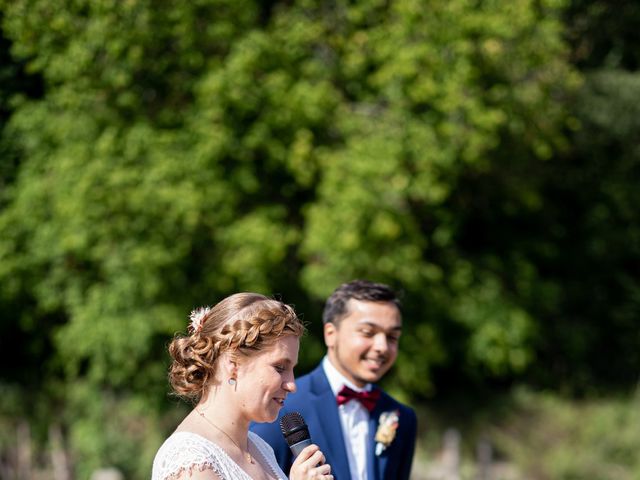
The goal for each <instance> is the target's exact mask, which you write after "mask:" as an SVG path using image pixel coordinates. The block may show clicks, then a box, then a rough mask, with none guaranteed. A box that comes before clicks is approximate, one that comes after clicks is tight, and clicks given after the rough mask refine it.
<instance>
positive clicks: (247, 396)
mask: <svg viewBox="0 0 640 480" xmlns="http://www.w3.org/2000/svg"><path fill="white" fill-rule="evenodd" d="M299 348H300V341H299V339H298V337H296V336H294V335H285V336H284V337H282V338H280V339H278V341H277V342H276V343H274V344H273V345H271V346H269V347H266V348H265V349H264V350H261V351H260V352H258V353H256V354H255V355H253V356H251V357H248V358H244V359H243V361H241V362H240V363H239V365H238V376H237V382H238V383H237V391H236V393H237V394H238V399H239V404H240V405H239V406H240V408H241V409H242V410H243V412H244V414H245V416H246V417H247V419H248V420H250V421H253V422H260V423H262V422H273V421H274V420H275V419H276V418H277V417H278V412H279V411H280V409H281V408H282V405H283V403H284V399H285V397H286V396H287V395H288V394H289V393H292V392H295V390H296V386H295V383H294V377H293V368H294V367H295V366H296V364H297V363H298V350H299Z"/></svg>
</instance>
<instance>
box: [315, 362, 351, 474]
mask: <svg viewBox="0 0 640 480" xmlns="http://www.w3.org/2000/svg"><path fill="white" fill-rule="evenodd" d="M311 380H312V383H311V393H312V397H311V402H313V404H314V405H313V407H314V408H313V409H312V411H313V412H315V414H316V416H317V418H316V425H318V426H319V428H320V431H321V436H322V437H323V438H324V439H325V442H324V447H323V448H324V449H326V452H325V453H326V456H327V458H330V459H331V470H332V473H333V475H334V476H335V477H336V479H338V480H342V479H348V478H350V477H351V472H350V471H349V460H348V458H347V453H346V447H345V444H344V435H343V434H342V424H341V423H340V415H339V414H338V405H337V403H336V399H335V397H334V395H333V391H332V390H331V387H330V386H329V381H328V380H327V377H326V375H325V374H324V370H323V369H322V366H320V367H319V368H317V369H316V370H314V371H313V372H312V374H311ZM313 436H314V435H313V434H312V435H311V440H312V441H313Z"/></svg>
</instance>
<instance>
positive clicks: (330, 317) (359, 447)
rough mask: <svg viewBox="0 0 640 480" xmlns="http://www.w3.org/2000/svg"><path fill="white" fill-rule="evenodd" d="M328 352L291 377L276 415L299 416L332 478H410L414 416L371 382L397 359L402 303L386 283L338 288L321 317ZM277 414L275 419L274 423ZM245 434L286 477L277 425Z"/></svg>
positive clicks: (287, 462) (287, 459) (287, 455)
mask: <svg viewBox="0 0 640 480" xmlns="http://www.w3.org/2000/svg"><path fill="white" fill-rule="evenodd" d="M322 320H323V323H324V342H325V344H326V346H327V355H326V356H325V357H324V359H323V360H322V362H321V363H320V365H318V366H317V367H316V368H315V370H313V371H312V372H311V373H309V374H307V375H304V376H302V377H300V378H299V379H297V380H296V386H297V392H296V393H292V394H289V396H288V397H287V399H286V401H285V405H284V407H283V408H282V410H281V412H280V417H281V416H282V415H283V414H285V413H287V412H291V411H297V412H299V413H300V414H301V415H302V417H303V418H304V419H305V421H306V423H307V425H308V426H309V433H310V434H311V440H312V441H313V443H315V444H317V445H318V446H319V447H320V449H321V450H322V452H323V453H324V454H325V457H326V462H327V463H329V464H330V465H331V473H332V474H333V475H334V477H335V479H336V480H348V479H351V480H383V479H384V480H402V479H405V480H406V479H408V478H409V475H410V473H411V463H412V460H413V452H414V449H415V440H416V415H415V413H414V411H413V410H412V409H411V408H409V407H407V406H405V405H403V404H401V403H399V402H397V401H396V400H394V399H393V398H392V397H390V396H389V395H387V394H386V393H385V392H384V391H382V390H381V389H380V388H379V387H377V386H376V385H375V383H376V382H378V381H379V380H380V379H381V378H382V377H383V375H384V374H385V373H387V371H388V370H389V369H390V368H391V366H392V365H393V363H394V362H395V360H396V357H397V354H398V340H399V339H400V334H401V331H402V317H401V314H400V303H399V300H398V298H397V297H396V295H395V293H394V292H393V290H391V289H390V288H389V287H388V286H387V285H383V284H379V283H372V282H369V281H364V280H355V281H352V282H349V283H346V284H343V285H341V286H340V287H338V288H337V289H336V290H335V291H334V292H333V294H332V295H331V296H330V297H329V299H328V300H327V302H326V304H325V308H324V312H323V315H322ZM280 417H279V418H280ZM251 429H252V430H253V431H254V432H256V433H257V434H258V435H260V436H261V437H262V438H263V439H265V440H266V441H267V442H268V443H269V444H270V445H271V446H272V447H273V449H274V451H275V454H276V458H277V459H278V463H279V464H280V466H281V467H282V469H283V471H285V472H288V471H289V469H290V467H291V463H292V461H293V459H292V455H291V452H290V450H289V447H288V446H287V444H286V442H285V440H284V438H283V436H282V432H281V431H280V426H279V420H278V421H276V422H274V423H271V424H267V423H263V424H254V425H253V426H252V427H251Z"/></svg>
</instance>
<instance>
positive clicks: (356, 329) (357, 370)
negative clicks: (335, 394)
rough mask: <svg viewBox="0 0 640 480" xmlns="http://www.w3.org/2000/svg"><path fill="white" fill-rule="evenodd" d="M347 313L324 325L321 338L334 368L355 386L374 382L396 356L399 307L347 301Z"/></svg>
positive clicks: (400, 319) (400, 329)
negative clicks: (334, 321) (336, 320)
mask: <svg viewBox="0 0 640 480" xmlns="http://www.w3.org/2000/svg"><path fill="white" fill-rule="evenodd" d="M347 306H348V312H347V314H346V315H345V316H344V317H343V318H342V319H341V320H339V321H338V323H337V324H334V323H327V324H325V326H324V340H325V344H326V345H327V348H328V355H329V360H330V361H331V363H332V364H333V366H334V367H336V368H337V369H338V371H340V373H342V374H343V375H344V376H345V377H346V378H347V379H349V380H350V381H351V382H353V384H354V385H356V386H358V387H364V386H365V385H366V384H367V383H375V382H377V381H379V380H380V379H381V378H382V376H383V375H384V374H385V373H387V372H388V371H389V369H390V368H391V366H392V365H393V363H394V362H395V360H396V357H397V356H398V340H399V339H400V333H401V332H402V318H401V316H400V310H399V309H398V307H397V306H396V305H395V304H394V303H391V302H369V301H360V300H354V299H351V300H349V302H348V304H347Z"/></svg>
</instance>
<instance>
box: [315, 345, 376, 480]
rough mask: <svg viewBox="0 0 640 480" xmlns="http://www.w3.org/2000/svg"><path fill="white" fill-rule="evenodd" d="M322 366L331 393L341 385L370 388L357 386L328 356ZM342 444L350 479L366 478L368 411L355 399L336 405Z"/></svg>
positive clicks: (359, 479)
mask: <svg viewBox="0 0 640 480" xmlns="http://www.w3.org/2000/svg"><path fill="white" fill-rule="evenodd" d="M322 368H323V369H324V373H325V375H326V376H327V379H328V380H329V385H330V386H331V390H332V391H333V395H334V396H337V395H338V392H339V391H340V390H341V389H342V387H343V386H345V385H346V386H347V387H349V388H351V389H353V390H355V391H356V392H362V391H365V390H366V391H368V390H371V385H370V384H367V385H366V386H365V388H358V387H356V386H355V385H354V384H353V383H351V382H350V381H349V380H347V379H346V378H344V376H343V375H342V374H341V373H340V372H339V371H338V370H337V369H336V367H334V366H333V364H332V363H331V361H330V360H329V357H327V356H325V357H324V359H323V360H322ZM338 413H339V415H340V423H341V425H342V435H343V437H344V444H345V445H346V447H347V459H348V460H349V470H350V472H351V479H352V480H368V477H367V442H368V438H369V411H368V410H367V409H366V408H365V407H364V406H362V404H361V403H360V402H358V401H357V400H351V401H349V402H347V403H345V404H343V405H340V406H339V407H338Z"/></svg>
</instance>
